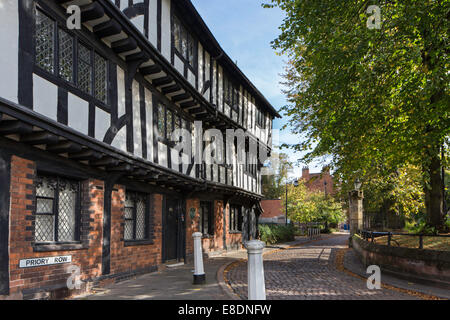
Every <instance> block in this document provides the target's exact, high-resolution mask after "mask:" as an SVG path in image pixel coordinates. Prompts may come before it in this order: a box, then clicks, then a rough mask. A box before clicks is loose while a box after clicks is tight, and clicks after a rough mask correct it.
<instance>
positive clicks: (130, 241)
mask: <svg viewBox="0 0 450 320" xmlns="http://www.w3.org/2000/svg"><path fill="white" fill-rule="evenodd" d="M127 195H131V196H132V201H133V207H132V208H133V217H132V218H127V217H126V213H125V210H126V208H127V206H126V201H125V202H124V206H123V208H124V214H123V221H124V227H123V234H122V236H123V237H122V239H123V241H124V243H125V244H129V245H133V244H139V243H144V244H148V243H150V242H151V241H152V239H151V235H150V230H151V229H150V223H151V219H150V215H151V209H150V208H151V194H148V193H144V192H139V191H135V190H132V189H126V190H125V199H126V197H127ZM136 196H137V197H142V199H144V204H145V208H144V211H145V212H144V223H145V225H144V238H143V239H137V238H136V232H137V200H138V199H137V198H136ZM128 208H130V207H128ZM126 221H133V230H132V233H133V238H132V239H126V238H125V225H126Z"/></svg>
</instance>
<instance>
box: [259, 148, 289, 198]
mask: <svg viewBox="0 0 450 320" xmlns="http://www.w3.org/2000/svg"><path fill="white" fill-rule="evenodd" d="M274 156H275V157H271V163H270V168H269V169H270V170H271V174H270V175H263V176H262V190H263V195H264V197H265V198H266V199H279V198H280V197H281V196H282V195H283V194H284V190H285V189H284V188H285V181H286V179H287V177H288V173H289V171H290V170H292V164H291V163H290V162H289V160H288V155H287V154H285V153H281V154H279V155H278V157H277V154H274ZM277 158H278V159H277Z"/></svg>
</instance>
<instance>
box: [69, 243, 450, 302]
mask: <svg viewBox="0 0 450 320" xmlns="http://www.w3.org/2000/svg"><path fill="white" fill-rule="evenodd" d="M347 240H348V234H340V235H331V237H330V236H324V239H323V240H318V241H313V242H310V241H308V240H307V239H306V238H304V237H303V238H299V239H297V241H295V242H293V243H288V244H285V245H280V246H274V247H267V248H265V249H264V252H265V254H264V268H265V278H266V293H267V298H268V299H284V300H291V299H292V300H299V299H302V300H325V299H329V300H342V299H369V300H372V299H403V300H404V299H420V298H421V297H420V296H415V295H411V294H408V293H407V292H401V291H399V290H395V289H389V288H383V289H382V290H375V291H372V290H368V289H367V287H366V281H365V279H363V278H361V277H359V278H358V277H357V276H355V275H353V276H352V275H349V273H348V272H346V271H345V270H344V269H343V267H344V266H345V268H347V269H352V268H355V267H358V261H357V260H356V259H355V258H354V257H352V256H351V250H345V249H346V248H348V246H347ZM292 245H294V246H295V245H298V247H292ZM344 253H345V254H344ZM246 256H247V254H246V251H239V252H234V253H229V254H226V255H223V256H219V257H214V258H210V259H205V273H206V279H207V283H206V284H205V285H201V286H194V285H193V284H192V275H193V270H192V269H193V266H192V264H189V265H183V266H180V267H176V268H168V269H166V270H163V271H160V272H156V273H152V274H146V275H142V276H139V277H137V278H135V279H131V280H128V281H124V282H120V283H116V284H113V285H111V286H109V287H107V288H105V289H99V291H98V292H97V293H94V294H92V295H88V296H84V297H78V298H77V299H82V300H84V299H86V300H230V299H239V298H241V299H246V298H247V262H246V260H245V258H246ZM339 256H340V257H341V258H340V259H339ZM336 258H338V259H336ZM336 261H341V267H340V268H339V266H338V265H337V264H336ZM359 267H361V266H359ZM361 270H362V269H361ZM352 271H353V270H352ZM354 272H355V271H354ZM224 275H225V276H224ZM224 277H225V279H224ZM383 279H384V277H383V276H382V281H383ZM224 280H227V282H228V285H227V284H226V283H225V281H224ZM403 283H406V285H408V283H407V282H403ZM396 286H397V285H396ZM230 287H231V289H230ZM400 287H401V286H400ZM410 289H413V288H410ZM447 291H448V290H447ZM433 292H436V290H435V289H432V290H431V291H428V293H430V294H432V293H433Z"/></svg>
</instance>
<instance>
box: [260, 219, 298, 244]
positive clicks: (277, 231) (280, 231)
mask: <svg viewBox="0 0 450 320" xmlns="http://www.w3.org/2000/svg"><path fill="white" fill-rule="evenodd" d="M259 232H260V235H261V241H264V242H265V243H267V244H275V243H281V242H289V241H294V240H295V227H294V226H293V225H287V226H285V225H267V224H266V225H264V224H263V225H260V226H259Z"/></svg>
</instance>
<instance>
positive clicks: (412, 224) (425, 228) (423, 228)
mask: <svg viewBox="0 0 450 320" xmlns="http://www.w3.org/2000/svg"><path fill="white" fill-rule="evenodd" d="M405 229H406V231H407V232H409V233H411V234H437V233H438V231H437V230H436V228H434V227H430V226H429V225H428V224H427V216H426V214H424V213H419V214H417V215H415V216H414V217H411V218H409V219H407V221H406V225H405Z"/></svg>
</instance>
